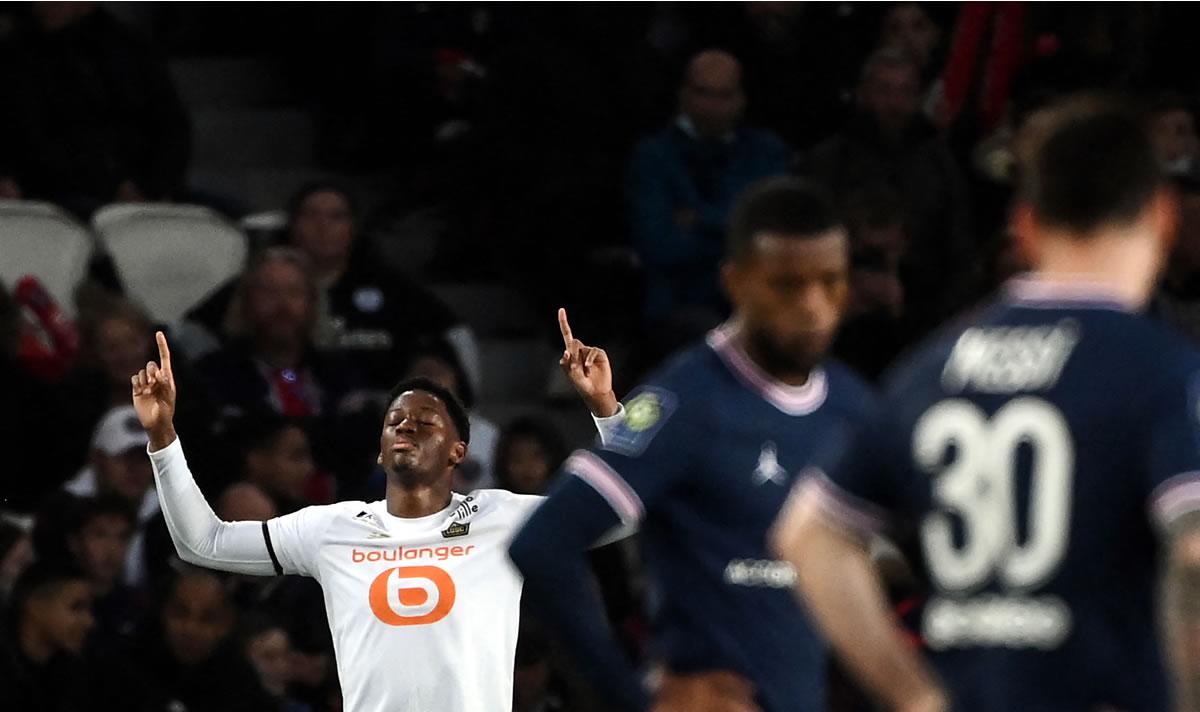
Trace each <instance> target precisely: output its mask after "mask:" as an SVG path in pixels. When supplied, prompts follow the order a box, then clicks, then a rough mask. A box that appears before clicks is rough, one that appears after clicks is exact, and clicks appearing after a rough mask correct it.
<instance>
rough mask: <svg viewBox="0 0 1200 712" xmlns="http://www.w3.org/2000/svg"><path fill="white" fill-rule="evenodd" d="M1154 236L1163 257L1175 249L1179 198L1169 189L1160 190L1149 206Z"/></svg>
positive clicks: (1177, 231) (1177, 235) (1177, 234)
mask: <svg viewBox="0 0 1200 712" xmlns="http://www.w3.org/2000/svg"><path fill="white" fill-rule="evenodd" d="M1150 216H1151V220H1152V221H1153V229H1154V234H1155V235H1157V236H1158V238H1159V244H1160V245H1161V246H1162V252H1163V254H1164V255H1169V254H1170V253H1171V250H1173V249H1174V248H1175V241H1176V239H1177V238H1178V237H1179V198H1178V196H1177V195H1176V193H1175V191H1174V190H1173V189H1171V188H1160V189H1159V190H1158V192H1157V193H1155V194H1154V200H1153V201H1151V204H1150Z"/></svg>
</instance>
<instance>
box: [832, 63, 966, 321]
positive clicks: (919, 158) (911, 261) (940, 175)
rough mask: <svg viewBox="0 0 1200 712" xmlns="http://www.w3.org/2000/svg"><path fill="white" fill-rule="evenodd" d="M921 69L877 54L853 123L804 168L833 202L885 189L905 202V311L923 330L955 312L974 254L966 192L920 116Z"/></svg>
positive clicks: (866, 75) (939, 142) (864, 79)
mask: <svg viewBox="0 0 1200 712" xmlns="http://www.w3.org/2000/svg"><path fill="white" fill-rule="evenodd" d="M919 92H920V69H919V67H918V66H917V64H916V62H915V61H913V60H912V59H910V58H909V57H908V56H907V55H906V54H904V53H902V52H898V51H896V50H881V51H879V52H876V53H875V54H873V55H872V56H871V57H870V58H869V59H868V60H867V62H866V64H865V65H864V67H863V71H862V79H861V82H860V84H859V88H858V95H857V110H856V114H855V116H854V118H852V119H851V121H850V122H849V124H848V125H847V126H846V127H845V128H844V129H843V130H842V131H841V132H840V133H838V134H837V135H836V136H833V137H832V138H830V139H828V140H827V141H825V142H823V143H821V145H819V146H818V147H817V148H816V149H814V150H813V152H812V155H811V156H810V157H809V162H808V170H809V172H811V173H812V175H813V176H814V177H815V178H817V179H819V180H821V181H823V182H824V183H825V184H826V185H828V186H829V187H830V188H831V189H832V190H833V191H834V193H835V195H837V196H838V198H839V199H840V200H843V201H844V200H846V199H847V197H848V196H850V195H851V194H852V193H855V192H859V191H864V190H869V191H880V190H882V191H892V192H894V193H896V194H898V195H900V196H901V197H902V199H903V201H904V212H905V221H904V222H905V227H906V230H907V232H908V240H909V249H908V259H906V260H905V263H904V265H903V276H904V288H905V301H906V306H907V311H908V313H909V314H911V315H913V317H914V319H916V320H917V321H918V323H917V324H916V326H917V327H918V328H919V329H929V328H932V327H933V326H935V325H936V324H938V323H940V322H941V320H942V319H943V318H944V317H945V316H946V315H947V314H949V313H950V312H951V311H953V310H954V309H955V308H957V307H958V306H960V305H959V304H957V303H956V299H955V298H956V295H958V294H960V293H961V291H962V290H963V289H964V288H965V287H964V284H969V283H970V281H971V280H972V275H971V274H969V273H968V271H967V270H968V269H969V268H970V266H971V264H972V263H971V252H972V248H973V241H972V225H971V217H970V206H969V200H968V195H967V186H966V184H965V182H964V180H963V178H962V176H961V174H960V172H959V169H958V166H957V165H956V164H955V161H954V158H953V156H952V155H951V154H950V151H949V150H948V149H947V147H946V145H945V144H944V143H943V142H942V140H941V139H940V138H939V136H938V135H937V132H936V130H935V129H934V127H933V126H932V125H931V124H930V123H929V122H928V121H927V120H926V119H925V118H924V117H923V116H922V115H921V113H920V93H919Z"/></svg>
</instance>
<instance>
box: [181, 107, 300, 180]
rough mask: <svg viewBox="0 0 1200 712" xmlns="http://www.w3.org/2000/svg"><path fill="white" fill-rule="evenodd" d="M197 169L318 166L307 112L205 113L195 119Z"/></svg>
mask: <svg viewBox="0 0 1200 712" xmlns="http://www.w3.org/2000/svg"><path fill="white" fill-rule="evenodd" d="M192 124H193V130H192V156H193V160H192V163H193V167H194V168H195V169H198V170H214V169H215V170H229V169H254V168H304V167H307V166H311V165H312V164H313V141H314V129H313V125H312V121H311V120H310V119H309V117H308V115H307V114H305V113H304V112H303V111H294V110H287V109H206V110H204V111H197V112H195V113H194V114H193V115H192Z"/></svg>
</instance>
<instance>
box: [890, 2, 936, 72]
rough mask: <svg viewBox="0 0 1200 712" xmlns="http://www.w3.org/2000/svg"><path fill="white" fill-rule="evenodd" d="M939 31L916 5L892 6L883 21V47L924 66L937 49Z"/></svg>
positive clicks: (902, 4) (923, 10)
mask: <svg viewBox="0 0 1200 712" xmlns="http://www.w3.org/2000/svg"><path fill="white" fill-rule="evenodd" d="M939 36H940V31H939V30H938V26H937V25H936V24H934V22H933V20H932V19H930V17H929V15H927V14H925V9H924V8H922V7H921V6H920V5H918V4H917V3H901V4H899V5H893V6H892V9H891V10H889V11H888V14H887V16H886V17H884V19H883V46H884V47H891V48H893V49H898V50H900V51H902V52H904V53H906V54H907V55H908V56H910V57H912V58H913V59H914V60H916V61H917V62H918V63H919V64H920V65H921V66H922V67H924V66H926V65H927V64H928V62H929V59H930V57H931V56H932V55H933V50H934V49H935V48H936V47H937V44H938V40H939Z"/></svg>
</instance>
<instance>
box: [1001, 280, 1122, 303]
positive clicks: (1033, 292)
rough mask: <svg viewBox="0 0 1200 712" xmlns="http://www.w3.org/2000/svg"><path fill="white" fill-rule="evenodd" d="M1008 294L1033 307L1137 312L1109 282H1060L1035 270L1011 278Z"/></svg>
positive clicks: (1010, 299)
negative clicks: (1040, 274) (1039, 274)
mask: <svg viewBox="0 0 1200 712" xmlns="http://www.w3.org/2000/svg"><path fill="white" fill-rule="evenodd" d="M1004 294H1005V295H1006V296H1007V298H1008V300H1009V301H1010V302H1012V303H1013V304H1015V305H1017V306H1023V307H1030V308H1033V309H1109V310H1112V311H1122V312H1130V311H1134V309H1133V308H1132V307H1131V306H1129V305H1128V304H1126V303H1125V302H1124V301H1122V299H1121V297H1120V296H1119V295H1118V294H1117V293H1116V291H1115V290H1114V289H1113V288H1112V287H1110V286H1109V285H1106V284H1103V283H1101V282H1062V281H1056V280H1053V279H1049V278H1046V277H1039V276H1037V275H1036V274H1034V273H1032V272H1027V273H1025V274H1022V275H1018V276H1016V277H1013V278H1012V279H1010V280H1008V282H1007V283H1005V285H1004Z"/></svg>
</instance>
